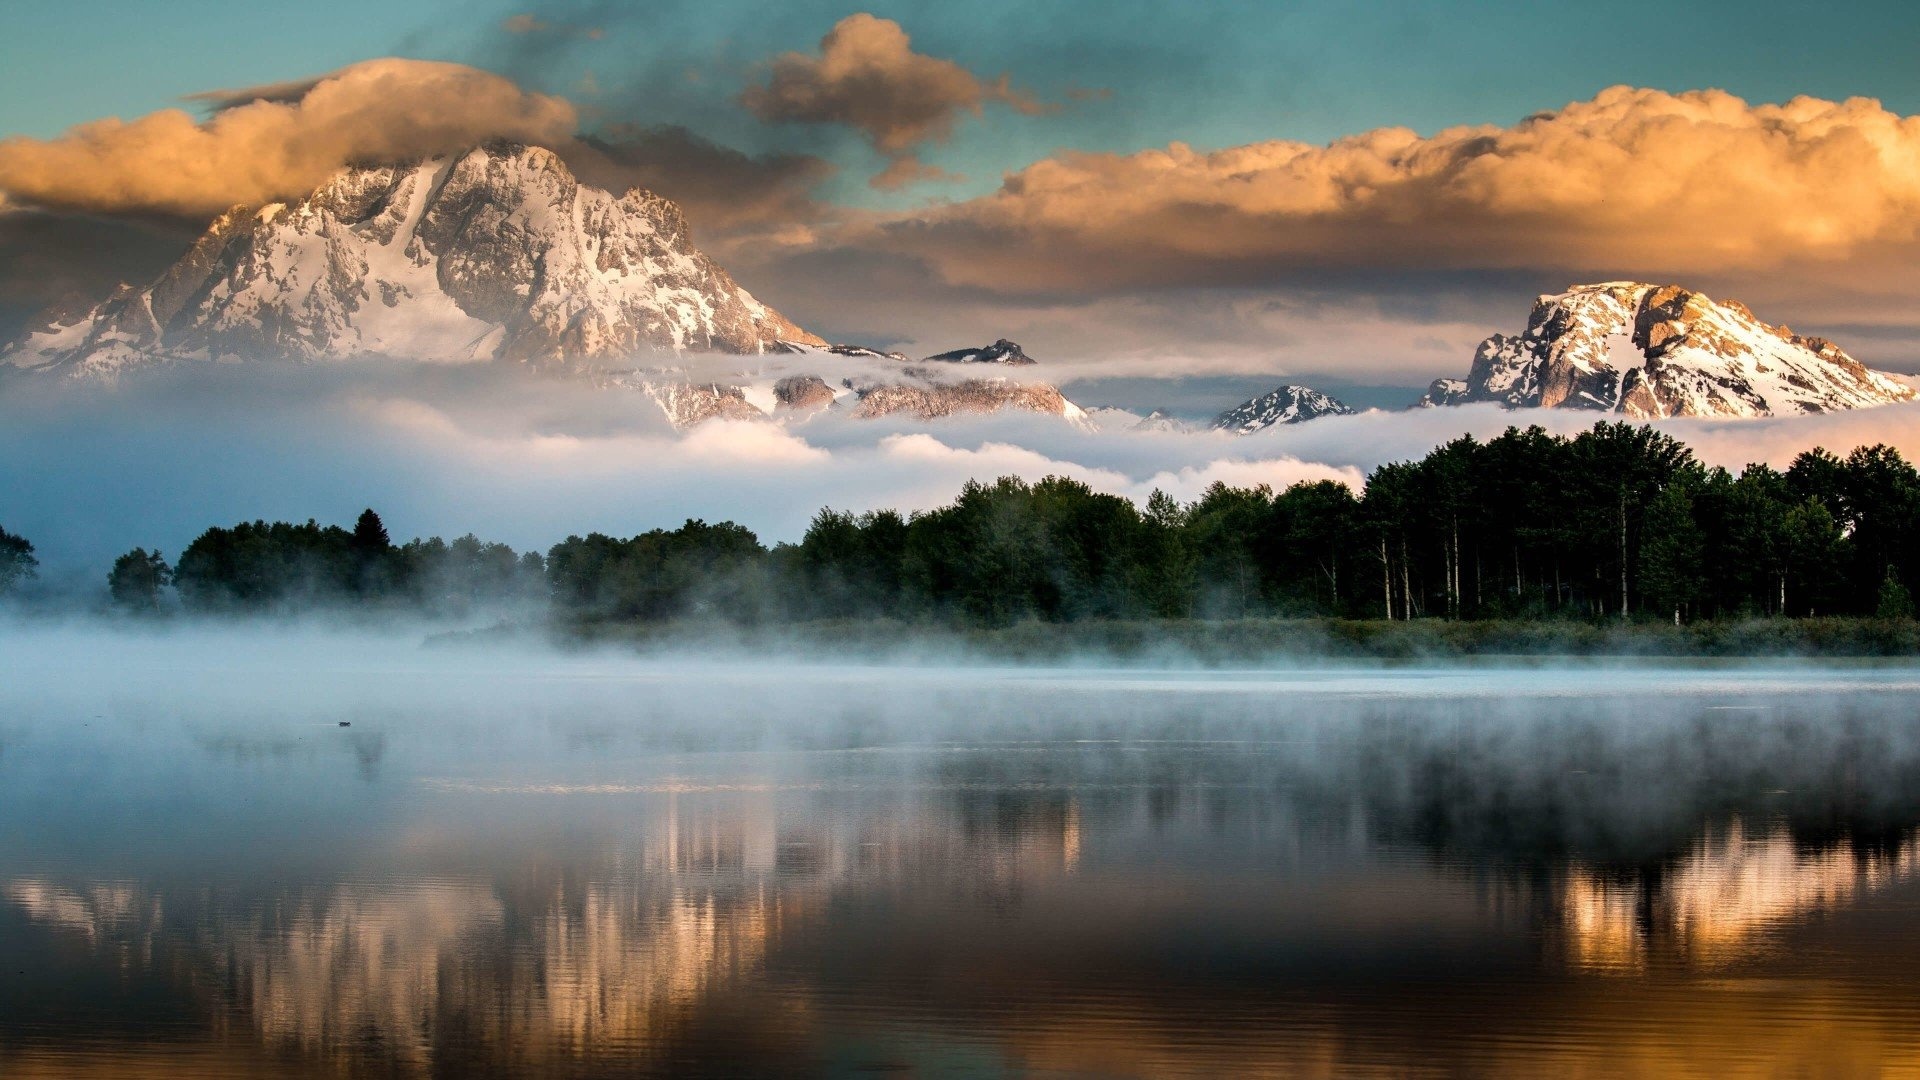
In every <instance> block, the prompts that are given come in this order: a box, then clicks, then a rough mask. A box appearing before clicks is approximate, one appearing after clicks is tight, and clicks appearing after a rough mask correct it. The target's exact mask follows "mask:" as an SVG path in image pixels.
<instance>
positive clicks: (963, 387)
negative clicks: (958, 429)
mask: <svg viewBox="0 0 1920 1080" xmlns="http://www.w3.org/2000/svg"><path fill="white" fill-rule="evenodd" d="M1001 409H1025V410H1027V411H1029V412H1038V413H1049V414H1052V415H1054V416H1066V417H1074V416H1077V415H1078V413H1079V411H1080V410H1079V409H1078V408H1077V407H1075V406H1074V405H1073V404H1072V403H1071V402H1069V401H1068V400H1067V399H1066V398H1065V397H1063V396H1062V395H1061V393H1060V391H1059V390H1058V389H1056V388H1054V387H1052V386H1048V385H1047V384H1045V383H1017V382H1012V381H1010V380H1006V379H968V380H966V381H964V382H957V383H945V384H940V383H934V384H920V385H915V384H910V383H890V384H886V385H881V386H873V387H870V388H867V389H863V390H861V391H860V403H859V405H857V406H856V407H855V408H854V411H853V415H855V416H857V417H861V418H863V419H871V418H873V417H876V416H891V415H893V414H895V413H907V414H910V415H913V416H917V417H919V418H921V419H923V420H934V419H938V418H940V417H943V416H952V415H954V414H956V413H989V412H998V411H1000V410H1001Z"/></svg>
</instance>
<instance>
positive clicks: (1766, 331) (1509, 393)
mask: <svg viewBox="0 0 1920 1080" xmlns="http://www.w3.org/2000/svg"><path fill="white" fill-rule="evenodd" d="M1915 397H1916V393H1915V390H1914V388H1913V387H1911V386H1909V385H1907V384H1905V383H1904V382H1901V381H1900V380H1899V379H1897V378H1896V377H1894V376H1892V375H1889V374H1887V373H1885V372H1879V371H1874V370H1872V369H1870V368H1868V367H1866V366H1865V365H1864V364H1862V363H1860V362H1859V361H1858V360H1855V359H1854V358H1853V357H1851V356H1849V355H1847V353H1846V352H1845V351H1843V350H1842V349H1841V348H1840V347H1839V346H1838V345H1835V344H1834V343H1833V342H1831V341H1828V340H1827V339H1825V338H1819V337H1808V336H1805V335H1801V334H1796V333H1794V332H1793V330H1792V329H1791V328H1789V327H1785V326H1770V325H1768V324H1767V323H1764V322H1761V321H1760V320H1759V319H1758V318H1756V317H1755V316H1754V314H1753V312H1752V311H1751V310H1749V309H1748V308H1747V306H1746V305H1745V304H1742V303H1740V302H1738V301H1735V300H1725V301H1718V302H1716V301H1714V300H1713V299H1711V298H1709V297H1707V296H1706V295H1705V294H1703V293H1699V292H1694V291H1692V290H1689V289H1685V288H1682V287H1680V286H1678V285H1651V284H1647V283H1644V282H1634V281H1610V282H1603V283H1600V284H1597V285H1577V286H1574V287H1573V288H1572V289H1569V290H1568V291H1566V292H1564V293H1559V294H1552V295H1546V296H1542V297H1540V298H1539V299H1537V300H1536V301H1534V305H1533V311H1532V314H1531V315H1530V317H1529V318H1528V320H1527V328H1526V330H1525V331H1524V332H1522V333H1521V334H1519V335H1515V336H1509V335H1506V334H1495V335H1493V336H1492V337H1490V338H1488V339H1487V340H1486V341H1484V342H1482V343H1481V344H1480V347H1479V348H1478V349H1476V350H1475V351H1474V355H1473V364H1472V367H1471V368H1470V369H1469V371H1468V373H1467V377H1466V378H1465V379H1436V380H1434V383H1433V385H1432V386H1431V387H1430V388H1429V389H1428V391H1427V394H1426V396H1425V397H1423V398H1422V399H1421V400H1420V402H1419V404H1420V405H1422V406H1425V407H1433V406H1442V405H1461V404H1469V403H1472V402H1483V401H1484V402H1496V403H1499V404H1502V405H1506V406H1508V407H1509V408H1531V407H1539V408H1562V409H1592V410H1595V411H1599V412H1612V413H1621V414H1624V415H1627V416H1631V417H1635V418H1639V419H1657V418H1660V417H1668V416H1718V417H1758V416H1788V415H1796V414H1804V413H1820V412H1833V411H1836V410H1841V409H1858V408H1867V407H1871V406H1875V405H1886V404H1892V403H1895V402H1901V401H1911V400H1914V398H1915Z"/></svg>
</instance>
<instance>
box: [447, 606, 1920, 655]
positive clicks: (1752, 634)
mask: <svg viewBox="0 0 1920 1080" xmlns="http://www.w3.org/2000/svg"><path fill="white" fill-rule="evenodd" d="M511 640H539V641H541V642H543V643H547V644H552V645H556V646H558V647H560V648H562V649H568V648H580V649H586V648H596V647H608V646H613V647H619V648H625V649H631V650H634V651H636V652H639V653H642V654H648V653H660V654H669V653H681V654H684V653H686V652H688V651H690V650H697V651H698V652H701V653H705V654H710V655H713V656H715V657H729V658H733V657H743V656H767V655H781V656H793V657H797V658H801V659H812V658H818V659H820V660H823V661H844V662H849V663H913V662H915V661H917V660H922V659H925V660H929V661H933V660H937V661H939V662H942V663H945V662H949V661H951V660H952V659H953V658H955V657H960V658H963V659H965V660H971V661H976V662H982V663H993V664H1007V665H1012V666H1036V667H1046V666H1063V665H1064V666H1070V665H1073V664H1079V663H1088V664H1094V665H1111V664H1125V665H1127V666H1134V667H1162V666H1164V667H1185V666H1199V667H1206V668H1224V667H1235V666H1248V667H1263V666H1271V665H1276V664H1278V665H1286V664H1290V663H1295V662H1306V661H1312V662H1316V663H1319V662H1333V663H1347V662H1351V663H1374V662H1383V663H1387V664H1392V665H1407V666H1412V665H1418V664H1420V663H1422V662H1425V661H1447V662H1460V661H1467V662H1477V663H1483V664H1489V665H1492V664H1507V663H1511V664H1514V665H1516V666H1536V665H1544V664H1546V663H1550V662H1558V661H1564V660H1577V661H1585V662H1593V663H1610V662H1627V663H1636V664H1645V663H1650V662H1662V661H1674V662H1687V663H1697V662H1703V661H1728V662H1734V661H1740V660H1746V659H1767V660H1802V661H1809V662H1820V663H1821V664H1823V666H1824V665H1826V664H1828V663H1829V662H1832V661H1855V662H1859V663H1861V664H1863V665H1867V664H1883V663H1886V662H1896V661H1901V662H1920V621H1916V620H1914V619H1901V618H1894V619H1880V618H1863V617H1850V616H1831V617H1824V618H1812V619H1785V618H1771V619H1769V618H1760V619H1740V620H1728V621H1724V622H1722V621H1701V622H1696V623H1689V624H1686V625H1683V626H1680V627H1675V626H1673V625H1672V624H1670V623H1664V622H1659V621H1639V622H1626V623H1622V622H1619V621H1609V622H1591V621H1588V622H1575V621H1571V620H1543V619H1530V620H1519V619H1503V620H1478V621H1459V622H1453V621H1447V620H1442V619H1419V620H1414V621H1413V622H1399V621H1395V622H1388V621H1386V620H1384V619H1328V618H1247V619H1226V620H1202V619H1152V620H1087V621H1082V622H1075V623H1045V622H1038V621H1026V622H1020V623H1015V624H1012V625H1009V626H999V627H956V626H952V625H949V624H930V623H910V622H901V621H898V620H892V619H842V620H828V621H822V622H811V623H799V624H794V623H783V624H766V625H760V626H741V625H738V624H734V623H727V622H715V621H676V622H665V623H636V622H625V621H619V622H609V621H579V620H576V621H570V622H563V621H550V622H537V623H513V622H502V623H500V624H498V625H496V626H493V627H488V628H484V629H476V630H455V631H447V632H443V633H440V634H435V635H433V636H432V637H431V638H429V639H428V643H429V644H430V645H432V646H452V645H461V644H468V643H485V642H490V641H511Z"/></svg>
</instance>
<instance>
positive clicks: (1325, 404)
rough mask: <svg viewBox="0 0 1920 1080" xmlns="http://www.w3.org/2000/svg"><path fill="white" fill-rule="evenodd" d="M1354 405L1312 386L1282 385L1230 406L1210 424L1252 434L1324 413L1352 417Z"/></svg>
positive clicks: (1318, 416) (1313, 417) (1314, 417)
mask: <svg viewBox="0 0 1920 1080" xmlns="http://www.w3.org/2000/svg"><path fill="white" fill-rule="evenodd" d="M1352 414H1353V408H1352V407H1351V406H1349V405H1348V404H1347V403H1345V402H1343V401H1340V400H1338V399H1336V398H1330V397H1328V396H1327V395H1325V394H1323V393H1321V392H1320V391H1318V390H1315V389H1313V388H1312V387H1310V386H1283V387H1281V388H1280V389H1278V390H1275V391H1274V392H1272V393H1270V394H1263V395H1261V396H1260V397H1257V398H1254V399H1253V400H1252V401H1249V402H1246V403H1244V404H1242V405H1239V406H1238V407H1236V408H1232V409H1228V410H1227V411H1226V412H1223V413H1221V414H1220V415H1219V416H1218V417H1216V418H1214V421H1213V423H1212V424H1209V425H1208V426H1209V427H1211V428H1212V429H1213V430H1215V431H1231V432H1233V433H1234V434H1236V435H1251V434H1253V433H1254V432H1256V431H1265V430H1266V429H1267V428H1270V427H1273V426H1274V425H1275V424H1304V423H1306V422H1307V421H1308V420H1317V419H1319V418H1320V417H1322V416H1350V415H1352Z"/></svg>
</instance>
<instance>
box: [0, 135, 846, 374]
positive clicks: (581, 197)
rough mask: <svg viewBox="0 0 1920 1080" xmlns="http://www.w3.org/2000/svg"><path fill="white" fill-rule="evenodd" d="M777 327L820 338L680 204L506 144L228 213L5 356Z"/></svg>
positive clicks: (80, 368)
mask: <svg viewBox="0 0 1920 1080" xmlns="http://www.w3.org/2000/svg"><path fill="white" fill-rule="evenodd" d="M782 340H790V341H802V342H807V343H819V341H820V339H818V338H816V337H814V336H813V335H811V334H808V333H807V332H806V331H804V330H801V329H800V328H799V327H797V326H795V325H794V324H793V323H792V322H790V321H788V320H787V319H786V318H784V317H783V316H781V315H780V314H779V313H778V312H775V311H773V310H772V309H770V308H768V307H766V306H765V305H763V304H761V303H760V302H759V301H757V300H755V299H754V298H753V297H752V296H751V295H750V294H748V293H747V291H746V290H744V289H742V288H740V287H739V286H738V285H737V284H735V283H734V281H733V279H732V278H731V277H729V276H728V275H727V273H726V271H725V270H722V269H721V268H720V267H719V266H717V265H715V264H714V263H713V262H712V260H710V259H708V258H707V257H706V256H705V255H703V254H702V253H701V252H699V251H698V250H697V249H695V248H694V247H693V245H692V242H691V238H690V235H689V231H688V228H687V222H686V219H685V218H684V217H683V216H682V214H681V212H680V210H679V208H678V207H677V206H675V205H674V204H673V203H671V202H669V201H668V200H666V199H663V198H661V197H660V196H658V195H655V194H653V193H652V192H648V191H644V190H641V189H638V188H636V189H633V190H630V191H628V192H626V193H625V194H623V195H615V194H613V193H611V192H608V191H604V190H602V189H599V188H595V187H591V186H588V185H585V184H582V183H580V182H579V181H578V180H576V179H575V178H574V176H573V174H572V173H571V172H570V171H569V170H568V169H567V167H566V164H565V163H564V162H562V161H561V160H560V158H559V157H558V155H556V154H554V153H553V152H552V151H550V150H546V149H542V148H540V147H529V146H519V145H507V144H496V145H489V146H483V147H478V148H475V149H473V150H469V151H467V152H465V153H463V154H458V155H454V156H450V157H441V158H433V159H428V160H424V161H417V162H412V163H408V164H401V165H372V166H364V167H356V168H348V169H343V170H341V171H340V172H338V173H336V174H335V175H334V176H333V177H332V178H331V179H329V180H328V181H327V182H326V183H325V184H323V185H321V186H320V187H319V188H318V189H317V190H315V191H314V192H313V193H312V194H311V195H308V196H307V197H306V198H304V199H301V200H299V201H297V202H291V203H272V204H269V205H266V206H262V207H235V208H233V209H232V210H229V211H228V212H227V213H225V214H223V215H221V216H220V217H219V218H218V219H216V220H215V221H214V222H213V224H212V225H211V226H209V227H208V229H207V231H206V233H205V234H203V235H202V236H201V238H200V239H199V240H198V241H197V242H196V243H195V244H194V245H193V247H192V248H191V249H190V250H189V251H188V252H187V254H186V255H184V256H183V257H182V258H181V259H180V260H179V261H178V262H177V263H175V265H174V266H173V267H172V268H170V269H169V270H168V271H167V272H166V273H165V274H163V275H161V277H160V278H159V279H158V280H157V281H155V282H154V283H153V284H151V285H149V286H148V287H146V288H144V289H135V288H122V289H121V290H120V291H119V292H117V293H116V294H115V295H114V296H112V297H110V298H109V299H107V300H106V301H103V302H102V303H100V304H98V305H96V306H95V307H94V308H92V309H91V310H90V311H87V312H86V313H84V314H82V315H80V316H78V317H77V318H73V319H71V320H69V321H60V320H55V321H54V322H53V323H52V324H50V325H48V326H47V327H45V328H43V329H41V330H39V331H37V332H34V333H31V334H29V335H27V337H26V338H24V339H23V340H22V341H20V342H19V343H18V344H17V345H16V346H14V347H13V348H12V349H11V350H9V351H8V352H7V353H6V354H5V356H4V359H6V360H8V361H10V362H11V363H13V364H15V365H16V366H20V367H28V368H50V369H55V370H60V371H65V372H70V373H74V374H109V373H111V372H113V371H114V370H117V369H118V368H119V367H120V366H122V365H124V364H126V363H128V362H132V361H135V360H140V359H148V358H160V359H166V358H189V359H190V358H198V359H218V358H225V357H235V358H255V357H277V358H293V359H324V358H336V357H353V356H366V355H379V356H394V357H404V358H408V359H421V360H469V359H508V360H523V361H536V362H540V361H562V360H569V361H570V360H580V359H597V358H602V357H614V356H626V355H630V354H633V353H636V352H640V351H647V350H671V351H681V350H686V351H705V352H734V353H757V352H764V351H767V350H768V349H770V348H772V347H774V346H775V345H776V343H778V342H780V341H782Z"/></svg>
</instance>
